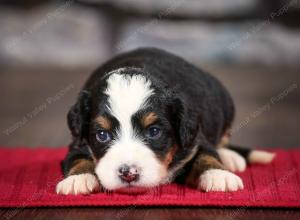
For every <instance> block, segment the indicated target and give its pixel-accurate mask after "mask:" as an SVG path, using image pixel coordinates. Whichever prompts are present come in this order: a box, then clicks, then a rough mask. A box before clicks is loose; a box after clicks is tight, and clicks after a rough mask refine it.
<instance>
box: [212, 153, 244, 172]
mask: <svg viewBox="0 0 300 220" xmlns="http://www.w3.org/2000/svg"><path fill="white" fill-rule="evenodd" d="M217 151H218V154H219V156H220V159H221V161H222V163H223V164H224V166H225V167H226V168H227V169H228V170H229V171H231V172H236V171H238V172H243V171H245V169H246V160H245V158H243V157H242V156H241V155H239V154H238V153H236V152H235V151H233V150H229V149H226V148H221V149H218V150H217Z"/></svg>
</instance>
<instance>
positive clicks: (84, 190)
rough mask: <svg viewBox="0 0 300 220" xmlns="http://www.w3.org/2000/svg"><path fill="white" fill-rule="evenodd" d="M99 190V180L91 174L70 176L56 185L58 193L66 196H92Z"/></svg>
mask: <svg viewBox="0 0 300 220" xmlns="http://www.w3.org/2000/svg"><path fill="white" fill-rule="evenodd" d="M99 190H100V184H99V181H98V179H97V178H96V176H94V175H93V174H90V173H84V174H78V175H71V176H68V177H67V178H65V179H63V180H62V181H60V182H59V183H58V184H57V185H56V193H57V194H64V195H69V194H73V195H78V194H90V193H92V192H97V191H99Z"/></svg>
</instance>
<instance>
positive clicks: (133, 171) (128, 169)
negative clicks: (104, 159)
mask: <svg viewBox="0 0 300 220" xmlns="http://www.w3.org/2000/svg"><path fill="white" fill-rule="evenodd" d="M139 170H140V169H138V168H137V167H136V166H135V165H130V166H129V165H127V164H123V165H121V166H120V167H119V169H118V175H119V178H120V179H121V180H122V181H123V182H127V183H131V182H134V181H138V179H139V176H140V174H139V173H140V171H139Z"/></svg>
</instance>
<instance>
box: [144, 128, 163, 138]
mask: <svg viewBox="0 0 300 220" xmlns="http://www.w3.org/2000/svg"><path fill="white" fill-rule="evenodd" d="M161 133H162V131H161V129H160V128H159V127H158V126H151V127H149V128H148V130H147V133H146V136H147V137H148V138H152V139H157V138H159V137H160V136H161Z"/></svg>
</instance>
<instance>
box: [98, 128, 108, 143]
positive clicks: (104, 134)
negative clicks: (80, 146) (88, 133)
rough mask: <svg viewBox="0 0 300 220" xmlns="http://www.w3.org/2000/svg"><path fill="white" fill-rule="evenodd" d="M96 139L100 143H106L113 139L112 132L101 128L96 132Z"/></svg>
mask: <svg viewBox="0 0 300 220" xmlns="http://www.w3.org/2000/svg"><path fill="white" fill-rule="evenodd" d="M96 139H97V141H99V142H100V143H106V142H109V141H110V140H111V134H110V132H109V131H106V130H99V131H97V133H96Z"/></svg>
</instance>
